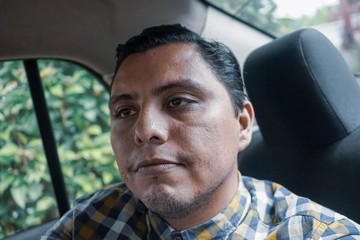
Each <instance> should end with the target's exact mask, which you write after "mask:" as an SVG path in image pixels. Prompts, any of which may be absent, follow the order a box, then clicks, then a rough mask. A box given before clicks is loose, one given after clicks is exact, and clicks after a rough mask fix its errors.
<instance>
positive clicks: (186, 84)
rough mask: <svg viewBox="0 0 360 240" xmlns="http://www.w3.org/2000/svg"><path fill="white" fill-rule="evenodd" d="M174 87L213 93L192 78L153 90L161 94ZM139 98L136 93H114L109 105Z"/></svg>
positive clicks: (179, 80)
mask: <svg viewBox="0 0 360 240" xmlns="http://www.w3.org/2000/svg"><path fill="white" fill-rule="evenodd" d="M173 89H185V90H192V91H196V92H199V93H202V94H211V93H210V91H209V90H208V89H207V88H206V87H204V86H203V85H202V84H199V83H197V82H195V81H193V80H191V79H178V80H176V81H173V82H170V83H166V84H164V85H161V86H159V87H156V88H154V89H153V90H152V93H153V94H154V95H160V94H162V93H164V92H168V91H171V90H173ZM136 98H137V94H136V93H124V94H119V95H114V96H111V97H110V101H109V107H111V106H112V105H113V104H115V103H116V102H118V101H122V100H134V99H136Z"/></svg>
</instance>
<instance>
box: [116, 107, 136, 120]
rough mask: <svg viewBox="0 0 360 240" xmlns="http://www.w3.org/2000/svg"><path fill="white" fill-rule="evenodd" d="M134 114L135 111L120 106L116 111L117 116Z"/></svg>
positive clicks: (125, 116)
mask: <svg viewBox="0 0 360 240" xmlns="http://www.w3.org/2000/svg"><path fill="white" fill-rule="evenodd" d="M134 114H135V111H134V110H132V109H130V108H122V109H119V110H118V111H117V112H116V117H117V118H127V117H130V116H132V115H134Z"/></svg>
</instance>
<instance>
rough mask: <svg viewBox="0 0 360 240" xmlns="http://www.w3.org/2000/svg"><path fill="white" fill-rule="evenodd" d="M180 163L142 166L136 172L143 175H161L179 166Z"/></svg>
mask: <svg viewBox="0 0 360 240" xmlns="http://www.w3.org/2000/svg"><path fill="white" fill-rule="evenodd" d="M178 166H179V165H178V164H156V165H150V166H146V167H141V168H139V169H138V170H137V172H136V174H141V175H160V174H164V173H166V172H168V171H170V170H173V169H174V168H176V167H178Z"/></svg>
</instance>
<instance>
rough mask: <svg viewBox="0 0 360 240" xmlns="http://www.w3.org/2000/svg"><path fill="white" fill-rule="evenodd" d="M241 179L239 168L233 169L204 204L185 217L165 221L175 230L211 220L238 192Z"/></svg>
mask: <svg viewBox="0 0 360 240" xmlns="http://www.w3.org/2000/svg"><path fill="white" fill-rule="evenodd" d="M239 181H240V179H239V174H238V171H237V169H236V171H231V172H230V174H229V176H228V177H227V178H226V179H225V180H224V181H223V182H221V183H220V185H219V186H218V188H216V190H215V191H214V192H213V194H212V196H211V197H210V199H209V201H207V202H204V204H203V206H201V207H200V208H198V209H196V210H195V211H193V212H191V213H190V214H189V215H187V216H185V217H183V218H179V219H165V221H166V222H167V223H168V224H169V225H170V226H171V227H173V228H174V229H175V230H177V231H182V230H185V229H188V228H191V227H194V226H198V225H200V224H202V223H204V222H206V221H208V220H210V219H211V218H213V217H215V216H216V215H217V214H218V213H220V212H221V211H222V210H223V209H224V208H226V207H227V206H228V205H229V203H230V202H231V200H232V199H233V197H234V196H235V194H236V192H237V189H238V184H239Z"/></svg>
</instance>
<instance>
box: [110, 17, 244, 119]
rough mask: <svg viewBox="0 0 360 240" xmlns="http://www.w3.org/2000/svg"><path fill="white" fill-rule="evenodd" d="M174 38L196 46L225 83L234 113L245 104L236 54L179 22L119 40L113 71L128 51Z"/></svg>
mask: <svg viewBox="0 0 360 240" xmlns="http://www.w3.org/2000/svg"><path fill="white" fill-rule="evenodd" d="M175 42H183V43H189V44H193V45H194V46H195V47H196V49H197V50H198V51H199V53H200V54H201V56H202V57H203V58H204V60H205V62H206V63H207V64H208V66H209V67H210V69H211V70H212V72H213V73H214V74H215V76H216V78H217V79H218V80H219V81H220V82H221V83H222V84H223V85H224V86H225V88H226V90H227V91H228V93H229V96H230V99H231V102H232V104H233V107H234V110H235V114H236V115H237V114H238V112H239V109H240V110H242V109H243V108H244V101H245V100H246V98H247V97H246V94H245V92H244V83H243V80H242V77H241V70H240V66H239V63H238V61H237V59H236V57H235V55H234V54H233V53H232V51H231V50H230V49H229V48H228V47H227V46H225V45H224V44H222V43H220V42H215V41H213V42H210V41H206V40H205V39H203V38H202V37H200V36H199V35H198V34H196V33H194V32H192V31H190V30H188V29H187V28H185V27H183V26H181V25H179V24H174V25H161V26H156V27H151V28H147V29H144V30H143V31H142V33H141V34H140V35H137V36H134V37H132V38H130V39H129V40H128V41H127V42H126V43H125V44H119V45H118V47H117V49H116V51H117V54H116V57H117V62H116V68H115V74H116V73H117V70H118V69H119V67H120V65H121V63H122V62H123V61H124V60H125V58H126V57H128V56H129V55H131V54H134V53H142V52H145V51H147V50H149V49H151V48H154V47H157V46H160V45H165V44H169V43H175ZM113 81H114V80H113ZM111 85H112V83H111Z"/></svg>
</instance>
